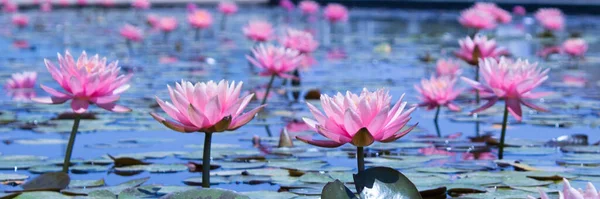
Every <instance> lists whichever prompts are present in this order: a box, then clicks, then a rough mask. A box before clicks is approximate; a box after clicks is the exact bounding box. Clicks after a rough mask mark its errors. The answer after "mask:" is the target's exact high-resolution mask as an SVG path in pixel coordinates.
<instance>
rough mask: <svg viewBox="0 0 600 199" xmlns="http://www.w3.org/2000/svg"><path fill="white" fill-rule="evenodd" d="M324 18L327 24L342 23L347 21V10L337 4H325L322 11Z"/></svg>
mask: <svg viewBox="0 0 600 199" xmlns="http://www.w3.org/2000/svg"><path fill="white" fill-rule="evenodd" d="M323 12H324V13H323V14H324V15H325V18H326V19H327V20H329V22H332V23H335V22H344V21H346V20H348V9H347V8H346V6H343V5H342V4H338V3H330V4H327V6H326V7H325V9H324V11H323Z"/></svg>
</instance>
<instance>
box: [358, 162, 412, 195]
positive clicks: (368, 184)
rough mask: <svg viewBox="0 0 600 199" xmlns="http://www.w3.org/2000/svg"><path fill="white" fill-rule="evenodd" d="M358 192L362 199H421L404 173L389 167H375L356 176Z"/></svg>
mask: <svg viewBox="0 0 600 199" xmlns="http://www.w3.org/2000/svg"><path fill="white" fill-rule="evenodd" d="M354 183H355V185H356V190H360V193H359V195H360V196H361V197H362V198H368V197H369V196H376V197H378V198H411V199H413V198H414V199H419V198H421V195H420V194H419V191H418V190H417V187H416V186H415V185H414V184H413V183H412V182H411V181H410V180H409V179H408V178H406V176H404V175H402V173H400V172H398V171H396V170H394V169H392V168H387V167H373V168H369V169H367V170H365V171H362V172H359V173H358V174H356V175H354Z"/></svg>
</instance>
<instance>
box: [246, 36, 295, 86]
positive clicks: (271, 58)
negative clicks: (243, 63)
mask: <svg viewBox="0 0 600 199" xmlns="http://www.w3.org/2000/svg"><path fill="white" fill-rule="evenodd" d="M252 54H253V57H250V56H246V58H247V59H248V61H250V63H252V64H253V65H255V66H256V67H259V68H262V69H263V71H262V72H260V75H262V76H272V75H276V76H279V77H281V78H295V77H294V76H292V75H289V74H287V73H288V72H291V71H293V70H295V69H296V68H297V67H298V66H299V65H300V63H301V62H302V60H303V59H304V56H302V55H301V54H300V52H298V51H296V50H293V49H289V48H284V47H275V46H274V45H271V44H267V45H265V44H260V45H259V46H258V47H256V48H254V49H252Z"/></svg>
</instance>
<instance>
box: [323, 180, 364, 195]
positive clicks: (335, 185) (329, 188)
mask: <svg viewBox="0 0 600 199" xmlns="http://www.w3.org/2000/svg"><path fill="white" fill-rule="evenodd" d="M321 198H322V199H353V198H356V195H355V194H354V193H352V191H350V189H348V187H346V186H345V185H344V183H342V182H340V181H339V180H335V181H333V182H328V183H327V184H326V185H325V187H323V191H322V192H321Z"/></svg>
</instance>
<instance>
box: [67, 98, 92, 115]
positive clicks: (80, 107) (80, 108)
mask: <svg viewBox="0 0 600 199" xmlns="http://www.w3.org/2000/svg"><path fill="white" fill-rule="evenodd" d="M89 105H90V103H89V102H88V101H87V100H81V99H73V101H71V109H73V112H75V113H85V112H86V111H87V109H88V106H89Z"/></svg>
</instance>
